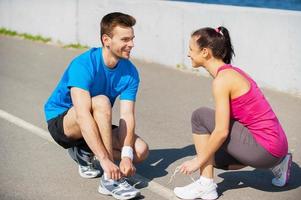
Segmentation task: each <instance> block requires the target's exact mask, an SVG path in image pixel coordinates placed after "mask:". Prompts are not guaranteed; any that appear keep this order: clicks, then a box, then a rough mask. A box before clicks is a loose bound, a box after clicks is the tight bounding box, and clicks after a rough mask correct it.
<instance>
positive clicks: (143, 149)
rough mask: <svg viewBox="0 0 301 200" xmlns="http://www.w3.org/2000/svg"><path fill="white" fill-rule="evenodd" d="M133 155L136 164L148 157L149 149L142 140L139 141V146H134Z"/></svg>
mask: <svg viewBox="0 0 301 200" xmlns="http://www.w3.org/2000/svg"><path fill="white" fill-rule="evenodd" d="M135 154H136V156H135V162H136V163H140V162H142V161H144V160H145V159H146V158H147V157H148V154H149V147H148V145H147V144H146V143H145V142H144V141H143V140H141V142H139V144H137V145H135Z"/></svg>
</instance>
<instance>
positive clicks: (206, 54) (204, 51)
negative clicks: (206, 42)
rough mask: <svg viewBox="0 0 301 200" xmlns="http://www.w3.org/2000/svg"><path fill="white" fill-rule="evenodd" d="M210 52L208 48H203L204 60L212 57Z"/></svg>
mask: <svg viewBox="0 0 301 200" xmlns="http://www.w3.org/2000/svg"><path fill="white" fill-rule="evenodd" d="M209 51H210V50H209V49H208V48H203V49H202V51H201V55H202V57H203V58H208V56H209V55H210V52H209Z"/></svg>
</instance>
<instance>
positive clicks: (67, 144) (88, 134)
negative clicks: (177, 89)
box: [44, 12, 148, 199]
mask: <svg viewBox="0 0 301 200" xmlns="http://www.w3.org/2000/svg"><path fill="white" fill-rule="evenodd" d="M135 23H136V20H135V18H133V17H132V16H130V15H127V14H123V13H118V12H115V13H110V14H107V15H106V16H104V17H103V19H102V21H101V24H100V26H101V42H102V45H103V47H102V48H92V49H90V50H88V51H86V52H84V53H83V54H81V55H79V56H78V57H76V58H75V59H74V60H73V61H72V62H71V63H70V65H69V66H68V68H67V69H66V71H65V73H64V74H63V77H62V79H61V80H60V82H59V83H58V85H57V87H56V88H55V90H54V91H53V93H52V95H51V96H50V97H49V99H48V101H47V102H46V104H45V107H44V109H45V115H46V120H47V123H48V129H49V132H50V133H51V135H52V137H53V139H54V140H55V141H56V142H57V143H58V144H59V145H61V146H62V147H64V148H66V149H68V152H69V154H70V155H71V157H72V158H73V159H74V160H75V161H77V163H78V165H79V168H78V169H79V174H80V175H81V176H82V177H84V178H93V177H97V176H100V175H101V173H102V170H103V171H104V172H103V175H102V177H101V179H100V184H99V187H98V191H99V192H100V193H102V194H106V195H112V196H114V197H115V198H118V199H129V198H134V197H136V196H138V195H139V191H138V190H137V189H135V188H134V187H132V186H131V185H129V184H128V183H127V182H126V179H124V178H123V177H126V176H132V175H134V174H135V170H136V169H135V166H134V165H133V163H134V162H141V161H143V160H145V159H146V157H147V155H148V145H147V144H146V143H145V142H144V141H143V140H142V139H141V138H140V137H139V136H137V135H136V134H135V131H134V130H135V114H134V112H135V100H136V94H137V91H138V86H139V74H138V71H137V69H136V68H135V66H134V65H133V64H132V63H131V62H130V61H129V57H130V52H131V50H132V48H133V47H134V43H133V39H134V30H133V28H132V27H133V26H134V25H135ZM118 96H119V97H120V120H119V126H115V125H112V107H113V105H114V102H115V99H116V97H118ZM95 158H96V159H97V160H99V161H100V165H101V168H102V169H97V168H96V167H95V166H94V165H93V163H94V162H92V161H93V159H95ZM116 159H120V160H121V161H120V164H119V166H117V165H116V164H115V162H114V161H115V160H116ZM125 186H126V187H125Z"/></svg>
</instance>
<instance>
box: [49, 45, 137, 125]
mask: <svg viewBox="0 0 301 200" xmlns="http://www.w3.org/2000/svg"><path fill="white" fill-rule="evenodd" d="M139 82H140V80H139V74H138V71H137V69H136V67H135V66H134V65H133V64H132V63H131V62H130V61H129V60H127V59H120V60H119V61H118V63H117V65H116V66H115V67H114V68H113V69H112V68H109V67H107V66H106V65H105V64H104V61H103V57H102V48H92V49H90V50H88V51H86V52H85V53H83V54H81V55H79V56H78V57H76V58H75V59H74V60H73V61H72V62H71V63H70V65H69V66H68V68H67V69H66V71H65V72H64V75H63V77H62V79H61V80H60V82H59V84H58V85H57V87H56V88H55V90H54V91H53V93H52V94H51V96H50V97H49V99H48V100H47V102H46V103H45V105H44V111H45V115H46V120H47V121H48V120H50V119H52V118H54V117H57V116H58V115H59V114H61V113H63V112H65V111H66V110H68V109H69V108H70V107H72V106H73V104H72V100H71V95H70V89H71V87H78V88H81V89H84V90H86V91H89V93H90V95H91V97H94V96H97V95H106V96H107V97H108V98H109V99H110V101H111V105H112V106H113V105H114V102H115V99H116V97H117V96H118V95H120V100H130V101H135V100H136V94H137V90H138V87H139Z"/></svg>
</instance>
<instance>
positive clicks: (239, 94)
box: [174, 27, 292, 199]
mask: <svg viewBox="0 0 301 200" xmlns="http://www.w3.org/2000/svg"><path fill="white" fill-rule="evenodd" d="M233 54H234V51H233V48H232V44H231V39H230V36H229V32H228V30H227V29H226V28H225V27H219V28H217V29H213V28H202V29H199V30H196V31H195V32H193V33H192V35H191V38H190V42H189V54H188V57H190V59H191V62H192V67H194V68H198V67H204V68H205V69H206V70H207V71H208V72H209V73H210V75H211V76H212V77H213V82H212V93H213V96H214V100H215V109H214V110H213V109H210V108H206V107H201V108H198V109H197V110H195V111H194V112H193V113H192V117H191V126H192V133H193V140H194V144H195V148H196V152H197V155H196V157H195V158H194V159H192V160H189V161H186V162H184V163H182V165H180V166H179V167H178V170H179V171H180V172H181V173H183V174H187V175H188V174H191V173H193V172H195V171H196V170H200V178H199V179H198V180H197V181H194V182H193V183H191V184H189V185H187V186H184V187H176V188H175V189H174V192H175V194H176V196H178V197H180V198H182V199H194V198H202V199H216V198H217V197H218V194H217V192H216V188H217V186H216V184H214V182H213V175H214V173H213V168H214V167H215V168H220V169H224V170H228V169H231V170H233V169H241V168H243V167H246V166H251V167H254V168H263V169H271V170H272V171H273V173H274V175H275V177H274V178H273V179H272V184H273V185H275V186H278V187H282V186H285V185H286V184H287V183H288V180H289V175H290V167H291V163H292V155H291V154H290V153H288V143H287V138H286V135H285V132H284V131H283V129H282V126H281V124H280V122H279V120H278V118H277V117H276V115H275V113H274V112H273V110H272V107H271V106H270V104H269V103H268V101H267V99H266V98H265V97H264V95H263V93H262V92H261V90H260V88H259V87H258V86H257V84H256V83H255V81H254V80H253V79H252V78H251V77H250V76H249V75H247V74H246V73H245V72H243V71H242V70H241V69H239V68H237V67H234V66H232V65H231V64H230V62H231V59H232V56H233Z"/></svg>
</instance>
